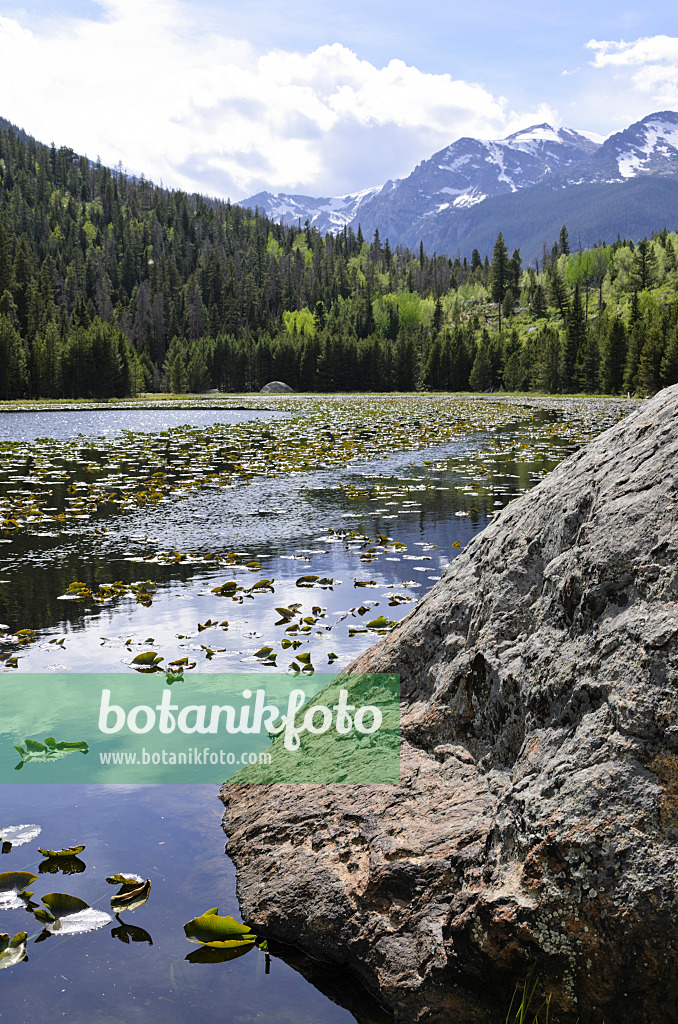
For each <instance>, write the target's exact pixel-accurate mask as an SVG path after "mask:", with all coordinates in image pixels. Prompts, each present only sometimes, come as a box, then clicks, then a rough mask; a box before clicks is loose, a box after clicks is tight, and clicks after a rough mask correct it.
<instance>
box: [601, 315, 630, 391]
mask: <svg viewBox="0 0 678 1024" xmlns="http://www.w3.org/2000/svg"><path fill="white" fill-rule="evenodd" d="M625 366H626V329H625V327H624V323H623V321H622V320H621V319H620V318H619V317H614V318H613V320H612V322H611V324H610V327H609V330H608V331H607V332H606V335H605V337H604V339H603V346H602V353H601V360H600V386H601V389H602V390H603V392H605V393H606V394H611V395H618V394H619V392H620V391H621V390H622V388H623V386H624V368H625Z"/></svg>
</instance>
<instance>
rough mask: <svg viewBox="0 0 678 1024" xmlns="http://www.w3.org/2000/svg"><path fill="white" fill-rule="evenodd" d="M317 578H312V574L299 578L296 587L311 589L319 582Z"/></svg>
mask: <svg viewBox="0 0 678 1024" xmlns="http://www.w3.org/2000/svg"><path fill="white" fill-rule="evenodd" d="M319 579H320V577H319V576H314V575H313V574H312V573H311V574H309V575H308V576H300V577H299V579H298V580H297V586H298V587H312V586H313V584H314V583H315V582H316V580H319Z"/></svg>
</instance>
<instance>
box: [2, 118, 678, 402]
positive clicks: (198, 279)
mask: <svg viewBox="0 0 678 1024" xmlns="http://www.w3.org/2000/svg"><path fill="white" fill-rule="evenodd" d="M676 245H677V241H676V237H675V236H674V235H671V234H670V233H669V232H667V231H664V232H662V233H659V234H658V235H657V236H655V237H654V238H653V239H651V240H647V239H643V240H642V241H641V242H639V243H638V244H637V245H634V243H632V242H627V241H626V240H624V241H622V240H621V239H617V241H616V242H615V243H613V244H612V245H609V246H608V245H605V244H601V245H600V246H596V247H594V249H592V250H587V251H579V252H572V251H571V250H570V243H569V239H568V237H567V229H566V228H565V227H564V228H563V230H562V231H561V233H560V236H559V238H558V240H557V241H556V243H555V244H554V246H553V247H552V248H551V249H550V250H548V251H547V249H546V247H545V249H544V252H543V254H542V259H541V261H539V260H537V261H535V265H534V266H524V265H523V261H522V259H521V255H520V252H519V251H518V250H514V251H513V253H512V254H511V255H509V248H508V247H507V246H506V244H505V243H504V239H503V236H502V235H501V234H500V235H499V236H498V238H497V242H496V244H495V247H494V250H493V252H492V256H491V259H490V257H489V254H486V255H485V256H484V258H483V257H482V256H481V254H480V253H479V252H478V250H477V249H476V250H474V251H473V252H472V254H471V256H470V258H467V257H462V256H461V254H457V255H456V256H449V255H439V254H436V253H433V254H427V253H426V252H425V251H424V247H423V245H420V247H419V251H418V252H412V251H410V250H409V249H407V248H403V247H400V246H397V247H393V248H392V247H391V246H390V244H389V241H388V239H385V240H383V241H382V239H380V237H379V232H378V231H376V232H375V234H374V237H373V238H372V239H370V240H367V239H365V238H363V236H362V232H361V230H360V228H358V230H357V231H356V232H354V231H353V230H352V229H351V228H350V227H348V228H345V229H344V230H343V231H341V232H339V234H337V235H332V234H326V235H322V234H321V233H320V232H318V231H317V230H316V229H314V228H313V227H311V226H310V225H309V224H308V223H306V224H305V225H303V226H302V225H298V226H294V227H289V226H284V225H282V224H276V223H274V222H272V221H271V220H270V219H269V218H268V217H266V216H265V215H263V214H262V213H261V212H260V211H258V210H254V211H252V210H245V209H242V208H241V207H240V206H237V205H235V204H231V203H229V202H222V201H219V200H216V199H211V198H209V197H204V196H200V195H197V194H196V195H188V194H186V193H184V192H181V191H172V190H169V189H164V188H160V187H158V186H155V185H153V184H152V183H150V182H148V181H146V180H145V179H144V178H143V177H142V178H139V179H137V178H135V177H130V176H128V175H126V174H125V173H123V171H122V170H121V169H116V170H111V169H109V168H106V167H104V166H102V164H101V162H100V161H99V160H97V161H91V160H88V159H87V158H86V157H84V156H79V155H77V154H76V153H74V152H73V151H72V150H70V149H68V148H66V147H62V148H60V149H57V148H56V147H55V146H54V145H52V146H51V147H50V146H45V145H43V144H41V143H38V142H36V141H35V140H34V139H32V138H30V137H28V136H25V135H24V134H23V133H20V132H18V131H16V130H15V129H13V128H12V126H9V125H8V126H6V127H3V128H2V129H1V130H0V397H1V398H23V397H53V398H59V397H67V398H70V397H92V398H106V397H115V396H120V397H122V396H124V395H131V394H138V393H139V392H142V391H162V390H165V391H172V392H178V393H181V392H200V391H204V390H208V389H211V388H218V389H219V390H223V391H253V390H259V389H260V388H261V387H262V386H263V385H264V384H265V383H267V382H268V381H269V380H271V379H280V380H284V381H285V382H286V383H288V384H290V385H291V386H292V387H294V388H295V389H299V390H308V391H324V390H396V391H398V390H403V391H405V390H408V391H409V390H416V389H420V388H427V389H432V390H466V389H469V388H470V389H472V390H480V391H485V390H489V389H495V388H501V387H503V388H506V389H510V390H515V389H520V390H522V389H539V390H545V391H552V392H556V391H569V390H585V391H592V392H594V391H598V390H603V391H612V392H619V391H622V390H633V391H636V390H641V391H652V390H656V389H657V388H658V387H660V386H662V385H663V384H666V383H672V382H673V381H674V380H678V372H677V367H676V362H677V358H676V323H677V321H678V312H677V307H676V296H677V294H678V291H677V289H676V284H677V283H678V282H677V281H676Z"/></svg>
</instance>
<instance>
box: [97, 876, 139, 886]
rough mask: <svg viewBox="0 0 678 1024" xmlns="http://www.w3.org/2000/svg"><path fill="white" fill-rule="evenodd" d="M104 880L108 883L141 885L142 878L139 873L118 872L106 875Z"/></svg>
mask: <svg viewBox="0 0 678 1024" xmlns="http://www.w3.org/2000/svg"><path fill="white" fill-rule="evenodd" d="M106 881H107V882H108V883H109V885H141V883H142V882H143V878H142V877H141V875H132V874H127V875H124V874H118V875H106Z"/></svg>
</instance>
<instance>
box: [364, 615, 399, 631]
mask: <svg viewBox="0 0 678 1024" xmlns="http://www.w3.org/2000/svg"><path fill="white" fill-rule="evenodd" d="M366 625H367V628H368V629H392V627H393V626H395V622H394V621H393V619H387V618H386V616H385V615H380V616H379V618H378V619H372V620H371V621H370V622H368V623H366Z"/></svg>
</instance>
